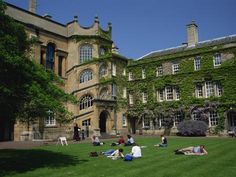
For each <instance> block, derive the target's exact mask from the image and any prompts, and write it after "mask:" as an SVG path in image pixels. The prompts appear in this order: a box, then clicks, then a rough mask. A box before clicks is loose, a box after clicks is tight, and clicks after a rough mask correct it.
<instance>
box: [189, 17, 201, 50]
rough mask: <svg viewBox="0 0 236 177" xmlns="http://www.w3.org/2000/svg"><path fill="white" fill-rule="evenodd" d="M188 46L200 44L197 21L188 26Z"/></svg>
mask: <svg viewBox="0 0 236 177" xmlns="http://www.w3.org/2000/svg"><path fill="white" fill-rule="evenodd" d="M187 35H188V36H187V37H188V46H189V47H191V46H195V45H196V44H197V43H198V27H197V25H196V23H195V21H192V22H191V23H190V24H188V25H187Z"/></svg>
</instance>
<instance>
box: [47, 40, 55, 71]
mask: <svg viewBox="0 0 236 177" xmlns="http://www.w3.org/2000/svg"><path fill="white" fill-rule="evenodd" d="M54 57H55V45H54V44H52V43H49V44H48V45H47V51H46V69H51V70H53V68H54Z"/></svg>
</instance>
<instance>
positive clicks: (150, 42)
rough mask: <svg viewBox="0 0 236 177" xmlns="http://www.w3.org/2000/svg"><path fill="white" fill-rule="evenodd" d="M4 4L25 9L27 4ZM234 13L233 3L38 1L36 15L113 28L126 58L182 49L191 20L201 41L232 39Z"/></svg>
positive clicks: (190, 0) (235, 27)
mask: <svg viewBox="0 0 236 177" xmlns="http://www.w3.org/2000/svg"><path fill="white" fill-rule="evenodd" d="M5 1H6V2H9V3H11V4H14V5H16V6H19V7H21V8H24V9H28V0H5ZM235 7H236V0H37V14H39V15H44V14H50V15H51V16H52V17H53V20H55V21H58V22H60V23H63V24H66V23H67V22H70V21H72V20H73V17H74V16H75V15H77V16H78V19H79V23H80V25H82V26H90V25H91V24H92V23H93V21H94V17H95V16H96V15H98V17H99V20H100V24H101V26H102V27H103V28H107V23H108V22H112V27H113V41H114V42H115V43H116V45H117V46H118V47H119V53H120V54H121V55H124V56H126V57H128V58H139V57H141V56H143V55H145V54H147V53H149V52H151V51H155V50H160V49H165V48H169V47H175V46H178V45H181V44H182V43H183V42H186V40H187V39H186V38H187V37H186V24H188V23H190V22H191V21H192V20H194V21H196V23H197V24H198V27H199V41H203V40H208V39H214V38H218V37H223V36H228V35H232V34H236V11H235Z"/></svg>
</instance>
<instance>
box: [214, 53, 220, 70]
mask: <svg viewBox="0 0 236 177" xmlns="http://www.w3.org/2000/svg"><path fill="white" fill-rule="evenodd" d="M213 63H214V66H215V67H217V66H220V65H221V54H220V53H217V54H215V55H214V57H213Z"/></svg>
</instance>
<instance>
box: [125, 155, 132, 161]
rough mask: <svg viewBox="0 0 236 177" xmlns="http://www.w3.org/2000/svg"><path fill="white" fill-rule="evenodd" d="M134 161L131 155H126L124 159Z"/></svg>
mask: <svg viewBox="0 0 236 177" xmlns="http://www.w3.org/2000/svg"><path fill="white" fill-rule="evenodd" d="M132 160H133V156H132V155H131V154H126V155H125V157H124V161H132Z"/></svg>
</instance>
